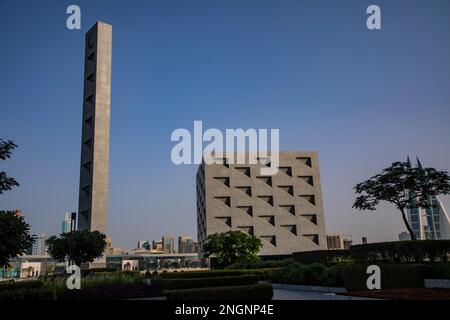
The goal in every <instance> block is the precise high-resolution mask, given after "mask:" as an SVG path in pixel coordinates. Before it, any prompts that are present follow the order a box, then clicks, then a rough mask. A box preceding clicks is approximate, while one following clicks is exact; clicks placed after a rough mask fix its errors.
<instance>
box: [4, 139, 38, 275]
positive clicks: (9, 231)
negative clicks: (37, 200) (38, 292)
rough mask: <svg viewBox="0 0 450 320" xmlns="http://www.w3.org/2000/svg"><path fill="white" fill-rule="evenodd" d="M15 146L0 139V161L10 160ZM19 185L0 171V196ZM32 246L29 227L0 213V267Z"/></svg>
mask: <svg viewBox="0 0 450 320" xmlns="http://www.w3.org/2000/svg"><path fill="white" fill-rule="evenodd" d="M16 147H17V145H16V144H15V143H14V142H12V141H11V140H7V141H5V140H3V139H0V160H6V159H9V158H11V154H12V151H13V150H14V149H15V148H16ZM18 185H19V183H18V182H17V181H16V180H15V179H14V178H10V177H8V175H7V174H6V172H5V171H0V194H3V193H4V192H5V191H8V190H11V189H12V188H13V187H15V186H18ZM32 244H33V238H32V237H31V236H30V226H29V225H28V223H26V222H25V220H24V218H23V217H21V216H18V215H17V214H16V212H14V211H0V267H8V266H9V262H10V259H12V258H14V257H16V256H18V255H21V254H24V253H26V252H27V250H28V248H29V247H30V246H31V245H32Z"/></svg>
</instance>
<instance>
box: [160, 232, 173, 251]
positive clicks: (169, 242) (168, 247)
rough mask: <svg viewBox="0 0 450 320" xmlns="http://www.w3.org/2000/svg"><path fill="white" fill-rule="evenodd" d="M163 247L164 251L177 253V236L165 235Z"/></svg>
mask: <svg viewBox="0 0 450 320" xmlns="http://www.w3.org/2000/svg"><path fill="white" fill-rule="evenodd" d="M162 248H163V251H164V253H175V238H174V237H172V236H163V237H162Z"/></svg>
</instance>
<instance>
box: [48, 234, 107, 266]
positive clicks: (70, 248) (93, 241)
mask: <svg viewBox="0 0 450 320" xmlns="http://www.w3.org/2000/svg"><path fill="white" fill-rule="evenodd" d="M45 244H46V245H47V251H48V253H49V254H50V256H51V257H52V258H53V259H55V260H58V261H61V262H62V261H64V260H65V259H66V258H67V257H68V258H69V259H70V260H72V261H74V262H75V264H76V265H78V266H80V265H81V264H82V263H86V262H93V261H94V260H95V259H97V258H100V257H101V256H102V255H103V252H104V251H105V248H106V235H104V234H103V233H100V232H99V231H92V232H91V231H88V230H77V231H71V232H67V233H63V234H61V235H60V236H59V237H57V236H51V237H49V238H48V239H47V241H46V242H45Z"/></svg>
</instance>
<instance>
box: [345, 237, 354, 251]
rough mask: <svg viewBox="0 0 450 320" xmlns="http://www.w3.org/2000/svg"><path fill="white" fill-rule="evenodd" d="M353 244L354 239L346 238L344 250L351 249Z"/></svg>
mask: <svg viewBox="0 0 450 320" xmlns="http://www.w3.org/2000/svg"><path fill="white" fill-rule="evenodd" d="M352 244H353V240H352V239H345V238H344V249H345V250H348V249H350V247H351V245H352Z"/></svg>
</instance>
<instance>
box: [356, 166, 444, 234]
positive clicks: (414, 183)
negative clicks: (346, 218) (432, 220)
mask: <svg viewBox="0 0 450 320" xmlns="http://www.w3.org/2000/svg"><path fill="white" fill-rule="evenodd" d="M354 189H355V192H356V193H357V194H359V196H358V197H357V198H356V200H355V203H354V204H353V208H356V209H358V210H375V208H376V206H377V205H378V204H379V203H380V201H387V202H390V203H392V204H394V205H395V207H396V208H397V209H398V210H400V212H401V214H402V218H403V222H404V223H405V226H406V228H407V229H408V231H409V233H410V235H411V239H412V240H415V239H416V236H415V234H414V232H413V230H412V228H411V226H410V224H409V222H408V219H407V218H406V210H407V209H409V208H428V207H430V206H432V204H431V196H437V195H440V194H449V193H450V177H449V176H448V174H447V172H445V171H438V170H436V169H434V168H422V166H421V165H419V166H418V167H417V168H413V167H412V166H411V163H410V162H409V160H408V161H407V162H394V163H393V164H392V165H391V166H390V167H388V168H385V169H383V170H382V172H381V173H380V174H377V175H375V176H373V177H371V178H370V179H368V180H367V181H364V182H361V183H358V184H357V185H356V186H355V187H354Z"/></svg>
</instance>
